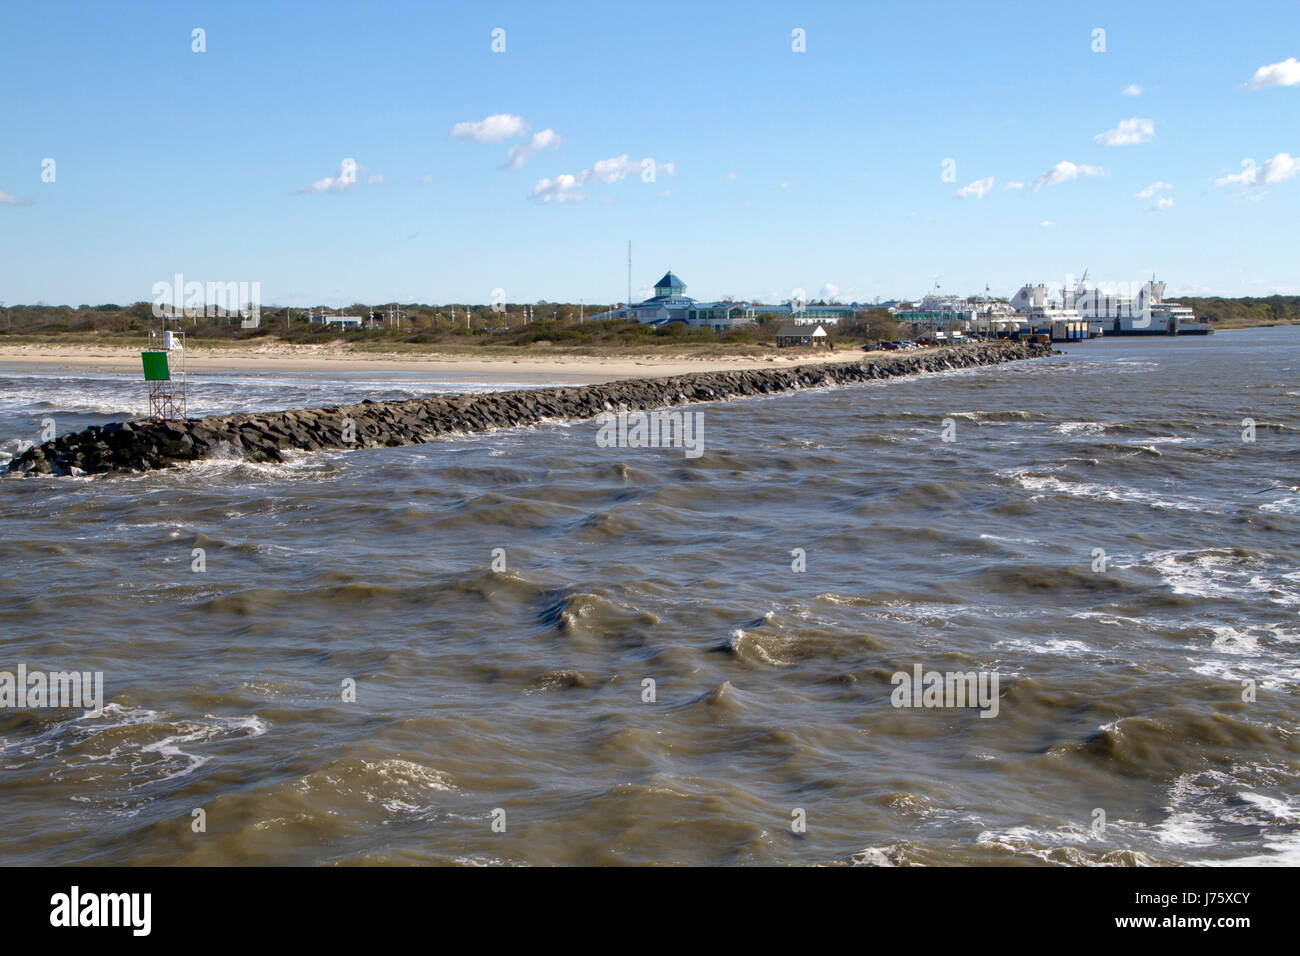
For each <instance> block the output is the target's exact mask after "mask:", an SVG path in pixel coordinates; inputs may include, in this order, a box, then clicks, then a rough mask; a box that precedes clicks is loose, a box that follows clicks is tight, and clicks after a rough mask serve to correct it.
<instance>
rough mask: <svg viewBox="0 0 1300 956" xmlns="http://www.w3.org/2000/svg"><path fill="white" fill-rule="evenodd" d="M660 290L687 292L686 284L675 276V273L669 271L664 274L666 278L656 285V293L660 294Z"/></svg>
mask: <svg viewBox="0 0 1300 956" xmlns="http://www.w3.org/2000/svg"><path fill="white" fill-rule="evenodd" d="M660 289H672V290H673V291H674V292H675V291H678V290H680V291H683V292H684V291H686V283H685V282H683V281H682V280H681V279H679V278H677V276H675V275H673V271H672V270H671V269H669V270H668V271H667V272H665V273H664V277H663V278H662V279H660V280H659V281H658V282H656V283H655V292H659V290H660Z"/></svg>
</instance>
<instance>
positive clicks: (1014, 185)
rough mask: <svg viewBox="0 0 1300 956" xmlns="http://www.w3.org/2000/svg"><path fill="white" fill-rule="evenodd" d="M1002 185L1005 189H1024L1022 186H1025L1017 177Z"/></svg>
mask: <svg viewBox="0 0 1300 956" xmlns="http://www.w3.org/2000/svg"><path fill="white" fill-rule="evenodd" d="M1002 185H1004V186H1005V187H1006V188H1007V189H1024V188H1025V184H1024V183H1022V182H1021V181H1020V180H1018V179H1013V180H1011V181H1010V182H1006V183H1003V184H1002Z"/></svg>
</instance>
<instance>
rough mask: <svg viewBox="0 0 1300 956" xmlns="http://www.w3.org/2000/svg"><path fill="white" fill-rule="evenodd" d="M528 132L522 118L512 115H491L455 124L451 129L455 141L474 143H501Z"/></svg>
mask: <svg viewBox="0 0 1300 956" xmlns="http://www.w3.org/2000/svg"><path fill="white" fill-rule="evenodd" d="M526 132H528V124H527V123H525V122H524V118H523V117H522V116H515V115H514V114H513V113H493V114H492V115H491V116H489V117H487V118H485V119H481V120H478V121H477V122H464V123H457V124H456V125H455V126H453V127H452V128H451V135H452V137H453V138H455V139H472V140H474V141H475V142H476V143H503V142H505V141H506V140H508V139H513V138H514V137H516V136H523V135H524V134H525V133H526Z"/></svg>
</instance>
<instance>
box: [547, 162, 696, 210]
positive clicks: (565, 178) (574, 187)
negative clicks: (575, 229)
mask: <svg viewBox="0 0 1300 956" xmlns="http://www.w3.org/2000/svg"><path fill="white" fill-rule="evenodd" d="M647 162H653V160H645V159H643V160H639V161H638V160H634V159H629V158H628V155H627V153H624V154H623V155H622V156H614V157H611V158H610V159H602V160H600V161H599V162H597V163H593V164H592V166H591V168H590V169H584V170H582V171H581V172H579V173H561V174H560V175H559V176H555V177H553V178H548V179H541V180H538V182H537V184H536V185H535V186H533V191H532V192H531V193H530V194H529V198H531V199H535V200H537V201H538V202H581V201H582V200H584V199H586V198H587V196H588V193H587V192H585V191H584V187H586V186H587V184H588V183H591V182H593V181H596V182H602V183H606V184H612V183H617V182H621V181H622V180H624V179H626V178H627V177H628V176H629V175H631V174H632V173H634V172H638V171H640V170H641V169H642V168H643V167H642V164H643V163H647ZM647 168H649V167H647ZM653 168H654V170H655V173H656V175H658V174H659V173H667V174H668V175H670V176H671V175H673V174H674V173H676V171H677V166H676V164H674V163H671V162H667V163H658V164H657V165H655V166H654V167H653Z"/></svg>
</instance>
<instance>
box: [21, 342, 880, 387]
mask: <svg viewBox="0 0 1300 956" xmlns="http://www.w3.org/2000/svg"><path fill="white" fill-rule="evenodd" d="M865 354H866V353H864V352H862V351H861V350H860V349H840V350H837V351H834V352H831V351H824V350H820V349H818V350H812V349H783V350H781V351H780V352H779V353H775V354H772V355H759V354H753V355H737V356H692V355H690V354H689V353H680V352H679V353H672V354H669V353H661V354H644V355H581V354H568V353H552V354H542V355H535V356H534V355H503V354H500V353H495V354H484V355H476V354H469V353H451V352H368V351H358V350H355V349H352V348H349V347H348V346H345V345H338V344H327V345H292V344H287V343H262V344H258V345H255V346H249V347H241V348H230V347H219V348H204V347H201V346H199V347H196V346H191V347H190V349H189V351H188V352H187V354H186V367H187V370H188V372H189V374H190V375H196V374H202V373H203V372H259V371H264V372H345V373H346V372H367V373H369V372H401V373H403V374H404V375H408V374H409V373H411V372H418V373H423V374H427V375H428V376H429V377H431V378H432V377H437V378H439V379H450V380H453V381H455V380H462V379H464V380H469V379H473V380H476V381H488V382H490V381H495V380H501V381H512V382H518V381H548V382H562V383H566V384H575V385H578V384H598V383H601V382H612V381H617V380H619V379H627V378H654V377H659V376H666V375H683V374H686V373H688V372H715V371H726V370H729V369H751V368H781V367H784V366H790V365H808V364H811V363H818V362H848V361H852V360H853V359H855V358H861V357H862V356H864V355H865ZM0 366H24V367H31V366H36V367H42V368H46V369H56V368H65V369H78V370H86V369H102V370H107V371H118V372H120V371H129V370H139V369H140V350H139V349H136V348H127V347H122V346H92V345H57V344H45V343H40V344H28V345H6V346H3V347H0Z"/></svg>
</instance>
